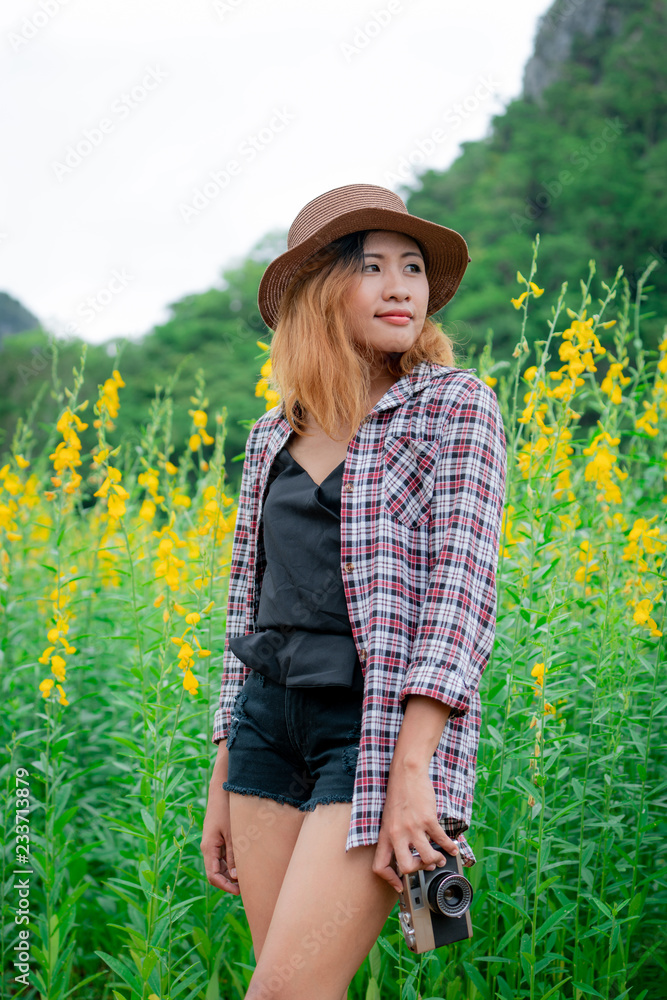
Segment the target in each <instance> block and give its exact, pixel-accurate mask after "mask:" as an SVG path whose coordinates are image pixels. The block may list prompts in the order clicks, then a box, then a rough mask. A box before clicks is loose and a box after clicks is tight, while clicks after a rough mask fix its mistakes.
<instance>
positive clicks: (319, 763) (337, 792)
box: [222, 670, 364, 811]
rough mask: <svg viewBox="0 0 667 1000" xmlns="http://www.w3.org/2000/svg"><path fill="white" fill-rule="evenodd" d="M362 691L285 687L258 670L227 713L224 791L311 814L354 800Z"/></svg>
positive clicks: (251, 676) (249, 678) (249, 677)
mask: <svg viewBox="0 0 667 1000" xmlns="http://www.w3.org/2000/svg"><path fill="white" fill-rule="evenodd" d="M363 697H364V694H363V691H351V690H350V688H344V687H334V686H329V687H310V688H294V687H292V688H290V687H286V686H285V685H283V684H279V683H278V682H277V681H274V680H272V679H271V678H270V677H265V676H264V675H263V674H260V673H258V672H257V671H255V670H252V671H251V672H250V675H249V676H248V678H247V680H246V682H245V684H244V685H243V688H242V689H241V691H240V693H239V695H238V697H237V699H236V701H235V702H234V708H233V710H232V718H231V722H230V725H229V733H228V736H227V749H228V751H229V771H228V774H227V781H225V782H224V783H223V786H222V787H223V788H224V789H226V790H227V791H228V792H240V793H241V794H243V795H259V796H261V797H262V798H269V799H275V801H276V802H283V803H287V804H288V805H292V806H297V807H298V808H299V809H300V810H302V811H305V810H312V809H314V808H315V806H317V805H318V804H320V803H327V802H351V801H352V792H353V790H354V776H355V771H356V766H357V757H358V754H359V740H360V738H361V713H362V705H363Z"/></svg>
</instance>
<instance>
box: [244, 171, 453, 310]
mask: <svg viewBox="0 0 667 1000" xmlns="http://www.w3.org/2000/svg"><path fill="white" fill-rule="evenodd" d="M362 229H385V230H391V231H394V232H398V233H405V235H406V236H411V237H412V238H413V239H414V240H416V241H417V242H418V243H419V244H420V245H421V248H422V250H423V252H424V256H425V258H426V274H427V277H428V284H429V299H428V309H427V313H426V314H427V316H431V315H432V314H433V313H436V312H437V311H438V310H439V309H442V307H443V306H444V305H445V304H446V303H447V302H449V300H450V299H451V298H452V297H453V295H454V293H455V292H456V290H457V288H458V287H459V285H460V284H461V279H462V278H463V274H464V272H465V269H466V267H467V266H468V263H469V261H470V257H469V256H468V245H467V243H466V241H465V240H464V239H463V237H462V236H461V235H460V234H459V233H457V232H455V230H453V229H447V228H446V227H445V226H438V225H436V223H435V222H427V220H426V219H420V218H419V217H418V216H416V215H410V213H409V212H408V210H407V208H406V207H405V205H404V203H403V202H402V201H401V199H400V198H399V197H398V195H397V194H394V192H393V191H390V190H389V189H388V188H383V187H378V186H377V185H375V184H346V185H345V186H344V187H338V188H333V189H332V190H331V191H325V192H324V194H321V195H319V197H317V198H313V200H312V201H309V202H308V204H307V205H304V207H303V208H302V209H301V211H300V212H299V214H298V215H297V217H296V219H295V220H294V222H293V223H292V225H291V226H290V230H289V233H288V234H287V250H286V252H285V253H282V254H280V256H279V257H276V259H275V260H274V261H272V262H271V263H270V264H269V266H268V267H267V269H266V271H265V272H264V275H263V277H262V280H261V282H260V285H259V295H258V300H257V301H258V305H259V311H260V313H261V315H262V319H263V320H264V322H265V323H266V325H267V326H268V327H269V328H270V329H272V330H273V329H275V326H276V323H277V320H278V306H279V304H280V299H281V297H282V295H283V293H284V292H285V290H286V288H287V286H288V285H289V283H290V281H291V280H292V278H293V277H294V275H295V274H296V272H297V271H298V270H299V268H300V267H301V265H302V264H304V263H305V262H306V260H308V258H309V257H311V256H312V255H313V254H314V253H316V252H317V251H318V250H320V249H322V248H323V247H325V246H326V245H327V243H331V242H332V240H336V239H338V237H339V236H347V235H348V234H349V233H356V232H358V231H359V230H362Z"/></svg>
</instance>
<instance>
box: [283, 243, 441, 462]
mask: <svg viewBox="0 0 667 1000" xmlns="http://www.w3.org/2000/svg"><path fill="white" fill-rule="evenodd" d="M369 232H370V230H363V231H360V232H356V233H351V234H350V235H349V236H342V237H341V238H340V239H337V240H334V241H333V242H332V243H329V244H328V245H327V246H325V247H324V248H323V249H321V250H319V251H318V252H317V253H316V254H315V255H314V256H313V257H311V258H309V259H308V260H307V261H306V263H305V264H303V265H302V267H301V268H300V269H299V271H298V272H297V273H296V274H295V275H294V277H293V278H292V281H291V282H290V284H289V285H288V287H287V289H286V291H285V292H284V294H283V296H282V298H281V300H280V307H279V313H278V320H277V323H276V328H275V333H274V335H273V338H272V341H271V376H270V379H269V384H270V385H271V387H272V388H273V389H275V391H276V392H278V394H279V395H280V397H281V403H282V404H284V406H285V416H286V418H287V420H288V422H289V424H290V426H291V427H292V429H293V430H294V431H295V432H296V433H297V434H305V433H307V430H306V428H307V424H306V422H305V419H304V418H305V417H306V415H307V414H308V413H310V414H311V415H312V417H313V418H314V420H315V421H316V423H317V424H319V426H320V427H321V428H322V430H323V431H324V432H325V433H326V434H327V435H328V436H329V437H331V438H334V439H336V435H337V434H339V433H340V431H341V428H342V427H344V426H349V427H350V428H351V433H350V435H349V437H348V444H349V442H350V441H351V440H352V438H353V437H354V435H355V434H356V432H357V430H358V428H359V425H360V424H361V421H362V420H363V418H364V417H365V416H366V414H367V413H368V396H369V393H370V385H371V375H370V373H371V370H372V368H373V365H374V364H377V354H375V353H374V350H373V348H372V346H371V345H370V344H366V343H365V342H360V341H358V340H356V339H355V338H354V336H353V335H352V330H353V329H354V319H353V316H352V315H351V312H350V310H349V307H348V304H347V301H348V292H349V291H350V290H351V288H352V286H353V284H354V282H355V280H358V279H359V276H360V273H361V269H362V265H363V261H364V243H365V241H366V237H367V235H368V233H369ZM415 242H417V241H415ZM420 249H421V250H422V254H423V255H424V261H425V263H426V276H427V278H428V259H427V257H426V254H425V253H424V251H423V248H421V247H420ZM420 361H430V362H432V363H434V364H440V365H449V366H454V365H455V357H454V344H453V341H452V340H450V338H449V337H448V336H447V335H446V334H445V333H444V332H443V330H442V328H441V327H440V325H439V324H438V323H436V322H434V321H433V320H432V319H429V318H427V319H426V321H425V322H424V326H423V329H422V331H421V333H420V334H419V337H418V338H417V340H416V341H415V343H414V344H413V345H412V347H410V348H409V349H408V350H407V351H405V352H403V353H402V354H401V353H399V352H396V353H395V354H391V355H388V357H387V370H388V371H389V372H390V373H391V374H392V375H395V376H396V377H398V378H400V376H401V375H405V374H406V373H407V372H410V371H412V369H413V368H414V367H415V365H417V364H418V363H419V362H420Z"/></svg>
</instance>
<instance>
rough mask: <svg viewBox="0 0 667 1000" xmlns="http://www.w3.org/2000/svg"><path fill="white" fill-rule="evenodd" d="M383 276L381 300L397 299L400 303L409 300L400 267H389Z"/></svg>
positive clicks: (408, 292) (408, 291) (407, 289)
mask: <svg viewBox="0 0 667 1000" xmlns="http://www.w3.org/2000/svg"><path fill="white" fill-rule="evenodd" d="M384 274H385V280H384V287H383V289H382V298H383V299H386V300H388V299H397V300H398V301H399V302H402V301H403V300H404V299H409V298H410V289H409V288H408V286H407V283H406V280H405V275H404V274H403V270H402V268H401V267H389V268H387V269H386V270H385V272H384Z"/></svg>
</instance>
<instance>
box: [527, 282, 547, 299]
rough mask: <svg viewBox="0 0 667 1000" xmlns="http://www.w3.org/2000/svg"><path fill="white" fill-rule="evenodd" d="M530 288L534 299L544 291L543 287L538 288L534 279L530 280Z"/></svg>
mask: <svg viewBox="0 0 667 1000" xmlns="http://www.w3.org/2000/svg"><path fill="white" fill-rule="evenodd" d="M530 288H531V291H532V293H533V295H534V296H535V298H536V299H539V297H540V295H542V293H543V292H544V289H543V288H538V287H537V285H536V284H535V282H534V281H531V282H530Z"/></svg>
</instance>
